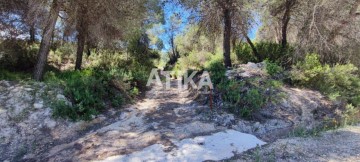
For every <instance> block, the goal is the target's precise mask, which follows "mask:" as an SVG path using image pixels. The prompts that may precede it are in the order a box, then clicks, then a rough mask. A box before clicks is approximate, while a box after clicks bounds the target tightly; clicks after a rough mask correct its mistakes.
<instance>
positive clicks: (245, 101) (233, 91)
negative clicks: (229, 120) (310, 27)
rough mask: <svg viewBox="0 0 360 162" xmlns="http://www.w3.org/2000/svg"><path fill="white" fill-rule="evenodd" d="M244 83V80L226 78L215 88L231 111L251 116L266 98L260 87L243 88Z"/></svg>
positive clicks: (263, 103) (262, 104)
mask: <svg viewBox="0 0 360 162" xmlns="http://www.w3.org/2000/svg"><path fill="white" fill-rule="evenodd" d="M245 85H246V82H239V81H229V80H228V81H223V82H221V83H220V84H219V85H218V86H217V88H218V89H219V91H220V92H221V94H222V99H223V100H224V101H225V104H226V105H227V107H228V108H229V110H230V111H231V112H232V113H234V114H237V115H240V116H242V117H244V118H251V117H252V115H253V113H254V112H256V111H257V110H259V109H261V108H262V107H263V106H264V105H265V103H266V101H267V98H266V95H265V94H264V91H263V90H262V89H261V88H259V87H256V86H252V87H251V88H245Z"/></svg>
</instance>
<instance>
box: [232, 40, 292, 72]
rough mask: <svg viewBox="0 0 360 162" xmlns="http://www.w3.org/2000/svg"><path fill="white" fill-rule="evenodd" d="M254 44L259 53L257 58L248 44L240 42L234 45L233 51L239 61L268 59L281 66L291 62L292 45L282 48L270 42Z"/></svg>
mask: <svg viewBox="0 0 360 162" xmlns="http://www.w3.org/2000/svg"><path fill="white" fill-rule="evenodd" d="M254 45H255V48H256V50H257V52H258V53H259V58H258V57H256V56H255V55H254V54H253V51H252V49H251V47H250V45H249V44H247V43H241V44H240V45H237V46H236V47H235V53H236V55H237V58H238V60H239V61H240V62H242V63H248V62H262V61H264V60H269V61H271V62H275V63H278V64H280V65H282V66H289V65H290V64H291V60H290V59H291V57H292V55H293V53H294V48H293V47H291V46H289V47H287V48H286V49H285V50H283V49H282V47H281V45H280V44H278V43H272V42H259V43H255V44H254Z"/></svg>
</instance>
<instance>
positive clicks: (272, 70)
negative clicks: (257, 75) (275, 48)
mask: <svg viewBox="0 0 360 162" xmlns="http://www.w3.org/2000/svg"><path fill="white" fill-rule="evenodd" d="M265 64H266V72H267V73H268V74H269V75H270V76H275V75H277V74H279V73H281V72H283V68H282V67H281V66H279V65H277V64H276V63H273V62H271V61H269V60H265Z"/></svg>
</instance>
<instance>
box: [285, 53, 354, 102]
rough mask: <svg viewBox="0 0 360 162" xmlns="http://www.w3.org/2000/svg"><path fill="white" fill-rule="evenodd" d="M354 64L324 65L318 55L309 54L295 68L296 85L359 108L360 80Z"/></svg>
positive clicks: (294, 79)
mask: <svg viewBox="0 0 360 162" xmlns="http://www.w3.org/2000/svg"><path fill="white" fill-rule="evenodd" d="M357 71H358V69H357V68H356V67H355V66H354V65H352V64H345V65H339V64H337V65H335V66H332V67H331V66H329V65H327V64H324V65H322V64H321V63H320V61H319V56H318V55H317V54H309V55H307V56H306V58H305V60H304V61H302V62H299V63H297V65H296V66H294V67H293V70H292V72H291V77H292V80H293V82H294V83H296V84H298V85H301V86H305V87H309V88H312V89H316V90H319V91H321V92H322V93H324V94H326V95H328V96H329V97H331V98H333V99H341V100H345V101H347V102H349V103H352V104H354V106H359V94H360V84H359V82H360V79H359V76H358V75H357Z"/></svg>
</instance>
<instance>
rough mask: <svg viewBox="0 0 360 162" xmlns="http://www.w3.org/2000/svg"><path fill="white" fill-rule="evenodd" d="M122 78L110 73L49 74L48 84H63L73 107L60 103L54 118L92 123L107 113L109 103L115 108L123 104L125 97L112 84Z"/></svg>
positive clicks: (68, 72)
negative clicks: (105, 111) (90, 121)
mask: <svg viewBox="0 0 360 162" xmlns="http://www.w3.org/2000/svg"><path fill="white" fill-rule="evenodd" d="M121 75H122V74H120V75H117V76H116V75H112V74H111V73H109V72H107V71H102V70H96V69H89V70H83V71H67V72H63V73H60V74H55V73H53V72H49V73H47V74H46V76H45V80H46V81H47V82H49V83H60V84H61V86H62V87H63V88H64V93H65V95H66V96H67V98H69V99H70V101H71V102H72V105H70V104H66V103H65V102H62V101H59V102H56V103H55V104H54V116H55V117H63V118H69V119H71V120H79V119H80V120H90V119H91V117H92V116H93V115H97V114H98V113H100V112H102V111H104V110H105V109H106V107H107V105H106V103H107V102H110V103H111V105H113V106H115V107H120V106H121V105H122V104H123V103H124V101H125V100H124V99H123V96H122V95H123V94H121V91H119V90H118V89H116V88H115V87H114V86H113V85H112V84H111V83H112V80H113V79H122V78H119V76H121Z"/></svg>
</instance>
